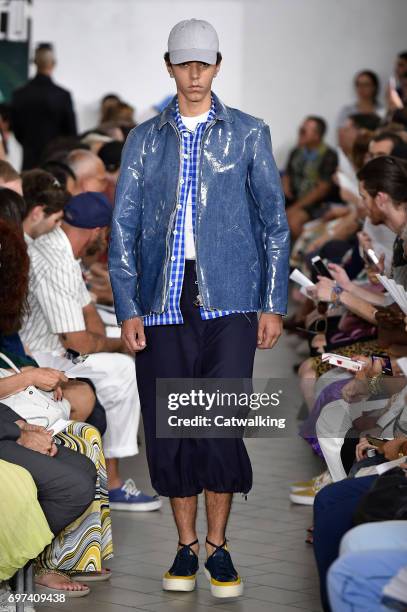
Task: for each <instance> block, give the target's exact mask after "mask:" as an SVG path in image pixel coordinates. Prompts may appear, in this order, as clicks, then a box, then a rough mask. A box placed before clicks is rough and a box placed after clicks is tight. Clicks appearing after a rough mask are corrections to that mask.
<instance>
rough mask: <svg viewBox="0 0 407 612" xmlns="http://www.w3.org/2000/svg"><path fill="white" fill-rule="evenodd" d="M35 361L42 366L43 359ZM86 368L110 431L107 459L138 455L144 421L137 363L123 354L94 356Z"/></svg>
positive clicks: (105, 447) (105, 446) (106, 437)
mask: <svg viewBox="0 0 407 612" xmlns="http://www.w3.org/2000/svg"><path fill="white" fill-rule="evenodd" d="M33 357H34V359H36V360H37V361H38V364H39V365H42V364H41V356H40V355H38V359H37V358H36V356H35V352H34V354H33ZM85 365H86V367H87V368H92V370H94V372H95V377H93V376H92V375H88V376H86V377H87V378H89V379H90V380H91V381H92V382H93V384H94V385H95V388H96V394H97V396H98V399H99V401H100V403H101V404H102V406H103V408H104V409H105V411H106V421H107V429H106V433H105V434H104V436H103V450H104V454H105V457H106V459H113V458H115V459H119V458H120V457H131V456H133V455H137V453H138V445H137V431H138V426H139V421H140V400H139V395H138V389H137V380H136V366H135V360H134V358H133V357H130V356H129V355H122V354H121V353H93V354H92V355H89V357H88V358H87V360H86V362H85Z"/></svg>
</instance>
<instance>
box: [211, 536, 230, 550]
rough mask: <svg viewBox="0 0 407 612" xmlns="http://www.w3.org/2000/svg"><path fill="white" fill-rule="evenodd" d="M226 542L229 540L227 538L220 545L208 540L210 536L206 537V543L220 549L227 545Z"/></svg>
mask: <svg viewBox="0 0 407 612" xmlns="http://www.w3.org/2000/svg"><path fill="white" fill-rule="evenodd" d="M226 542H227V539H226V538H225V541H224V542H223V544H221V545H220V546H218V545H217V544H214V543H213V542H210V541H209V540H208V538H206V543H207V544H209V546H213V548H216V550H220V549H221V548H223V547H224V546H225V544H226Z"/></svg>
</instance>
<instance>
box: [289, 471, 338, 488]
mask: <svg viewBox="0 0 407 612" xmlns="http://www.w3.org/2000/svg"><path fill="white" fill-rule="evenodd" d="M324 478H330V474H329V472H328V470H325V472H322V474H318V476H314V478H311V479H310V480H299V481H297V482H293V483H292V485H290V491H291V492H292V493H295V491H300V490H302V489H311V488H312V487H313V486H315V484H316V483H317V482H318V481H319V480H320V479H324ZM330 482H331V481H330Z"/></svg>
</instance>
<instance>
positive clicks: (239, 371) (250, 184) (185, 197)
mask: <svg viewBox="0 0 407 612" xmlns="http://www.w3.org/2000/svg"><path fill="white" fill-rule="evenodd" d="M218 45H219V43H218V36H217V34H216V31H215V30H214V28H213V27H212V26H211V25H210V24H209V23H207V22H206V21H200V20H196V19H191V20H186V21H182V22H180V23H178V24H177V25H176V26H174V28H173V29H172V30H171V33H170V36H169V39H168V52H167V53H166V54H165V62H166V66H167V70H168V72H169V74H170V76H171V77H172V78H174V79H175V82H176V86H177V95H176V96H175V97H174V98H173V100H172V101H171V103H170V104H169V105H168V106H167V107H166V108H165V109H164V111H163V112H162V113H161V114H160V115H158V116H157V117H154V118H153V119H150V120H149V121H146V122H145V123H143V124H141V125H140V126H138V127H137V128H136V129H134V130H133V131H132V132H131V133H130V135H129V137H128V139H127V143H126V146H125V150H124V153H123V158H122V165H121V173H120V179H119V183H118V187H117V192H116V204H115V210H114V219H113V226H112V237H111V245H110V263H109V267H110V274H111V280H112V285H113V291H114V297H115V305H116V313H117V318H118V320H119V321H120V322H121V324H122V337H123V339H124V340H125V341H126V342H127V345H128V347H129V348H130V349H132V350H134V351H136V352H137V357H136V367H137V382H138V387H139V394H140V401H141V409H142V414H143V420H144V428H145V436H146V449H147V458H148V464H149V469H150V475H151V480H152V484H153V486H154V488H155V489H156V490H157V491H158V493H159V494H160V495H164V496H168V497H169V498H170V500H171V506H172V510H173V513H174V519H175V523H176V526H177V529H178V534H179V543H178V551H177V553H176V556H175V560H174V563H173V565H172V566H171V568H170V569H169V571H168V572H167V573H166V574H165V576H164V579H163V587H164V589H167V590H180V591H191V590H193V589H194V587H195V577H196V573H197V570H198V557H197V554H198V540H197V534H196V525H195V523H196V513H197V495H198V494H199V493H201V492H202V491H204V493H205V502H206V514H207V523H208V531H207V538H206V552H207V561H206V563H205V573H206V575H207V577H208V578H209V580H210V584H211V591H212V593H213V595H215V596H217V597H232V596H233V597H234V596H237V595H241V593H242V591H243V584H242V580H241V578H240V576H239V575H238V573H237V572H236V570H235V568H234V566H233V563H232V560H231V557H230V553H229V552H228V550H227V547H226V539H225V531H226V524H227V520H228V516H229V512H230V508H231V503H232V497H233V493H234V492H242V493H247V492H248V491H249V490H250V488H251V485H252V470H251V465H250V460H249V457H248V455H247V452H246V448H245V446H244V443H243V440H242V439H239V438H234V439H216V438H215V439H214V438H212V439H208V438H206V439H168V438H156V389H155V382H156V379H157V378H251V377H252V372H253V360H254V354H255V350H256V346H257V348H262V349H266V348H272V347H273V346H274V344H275V343H276V342H277V340H278V337H279V336H280V334H281V328H282V323H281V315H282V314H284V313H285V311H286V300H287V280H288V252H289V231H288V226H287V221H286V216H285V209H284V197H283V194H282V190H281V186H280V178H279V173H278V170H277V168H276V165H275V162H274V159H273V154H272V149H271V140H270V133H269V129H268V127H267V126H266V125H265V124H264V122H263V121H261V120H260V119H256V118H254V117H251V116H250V115H247V114H245V113H242V112H241V111H239V110H236V109H233V108H228V107H226V106H225V105H224V104H223V103H222V102H221V101H220V100H219V98H218V97H217V96H216V95H215V94H214V93H213V92H212V81H213V79H214V78H215V77H216V76H217V75H218V73H219V69H220V64H221V59H222V57H221V55H220V53H219V46H218ZM258 311H260V313H261V314H260V318H259V321H258V319H257V313H258ZM160 416H161V415H160ZM162 418H168V415H167V414H163V415H162Z"/></svg>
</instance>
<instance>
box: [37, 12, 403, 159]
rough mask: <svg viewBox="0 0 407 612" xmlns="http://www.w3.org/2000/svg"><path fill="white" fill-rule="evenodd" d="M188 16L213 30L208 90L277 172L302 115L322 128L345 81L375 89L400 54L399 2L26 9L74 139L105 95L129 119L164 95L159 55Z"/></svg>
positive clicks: (347, 87)
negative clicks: (271, 158)
mask: <svg viewBox="0 0 407 612" xmlns="http://www.w3.org/2000/svg"><path fill="white" fill-rule="evenodd" d="M189 17H197V18H202V19H207V20H208V21H211V22H212V23H213V25H214V26H215V27H216V29H217V30H218V33H219V37H220V41H221V51H222V53H223V56H224V63H223V67H222V71H221V74H220V75H219V77H218V79H217V81H215V84H216V88H215V91H216V92H217V93H218V95H219V96H220V97H221V98H222V99H223V100H224V101H225V102H226V103H227V104H230V105H232V106H237V107H239V108H241V109H242V110H245V111H247V112H250V113H252V114H254V115H257V116H260V117H263V118H264V119H265V120H266V121H267V122H268V123H269V124H270V125H271V129H272V136H273V141H274V147H275V151H276V155H277V159H278V161H279V162H280V163H282V162H283V161H284V159H285V155H286V153H287V150H288V148H289V147H290V146H291V145H292V144H293V142H294V140H295V136H296V129H297V126H298V123H299V121H301V118H302V117H303V116H304V115H306V114H308V113H313V114H321V115H322V116H324V117H325V118H326V119H327V120H328V121H329V122H330V123H331V124H332V123H333V122H334V119H335V116H336V113H337V111H338V108H339V107H340V106H341V104H342V103H344V102H347V101H351V100H352V85H351V83H352V76H353V74H354V73H355V72H356V71H357V70H359V69H362V68H370V69H373V70H375V71H377V72H378V73H379V75H380V77H381V78H382V79H383V84H385V82H386V81H387V79H388V77H389V75H390V74H391V71H392V66H393V61H394V57H395V55H396V53H397V52H398V51H401V50H404V49H405V48H407V34H406V29H405V24H406V23H407V2H406V0H205V2H203V1H201V0H189V1H185V0H184V1H182V0H86V1H84V0H34V3H33V9H32V18H33V43H34V45H35V44H36V43H38V42H52V43H54V45H55V47H56V51H57V57H58V67H57V70H56V73H55V79H56V80H57V81H58V82H59V83H60V84H62V85H63V86H65V87H67V88H69V89H70V90H71V91H72V93H73V95H74V100H75V106H76V109H77V112H78V117H79V126H80V129H81V130H84V129H87V128H89V127H92V126H93V125H94V124H95V121H96V117H97V114H96V111H97V106H98V102H99V99H100V98H101V97H102V95H103V94H105V93H106V92H108V91H113V92H117V93H119V94H120V95H121V96H122V97H123V99H125V100H126V101H128V102H129V103H130V104H133V105H134V106H135V107H136V109H137V110H138V111H143V110H144V109H145V108H147V107H148V106H149V105H150V104H151V103H153V102H158V101H159V100H161V99H162V98H163V97H164V96H165V95H166V94H168V93H172V92H173V91H174V84H173V81H171V80H170V79H169V77H168V75H167V73H166V71H165V69H164V64H163V60H162V56H163V53H164V51H165V50H166V42H167V37H168V33H169V30H170V29H171V27H172V25H174V24H175V23H176V22H177V21H179V20H181V19H185V18H189ZM329 136H330V139H331V140H332V139H333V131H332V130H331V131H330V135H329Z"/></svg>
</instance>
